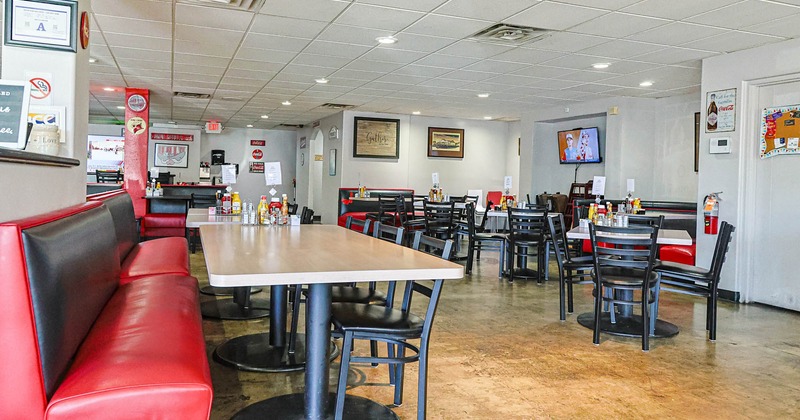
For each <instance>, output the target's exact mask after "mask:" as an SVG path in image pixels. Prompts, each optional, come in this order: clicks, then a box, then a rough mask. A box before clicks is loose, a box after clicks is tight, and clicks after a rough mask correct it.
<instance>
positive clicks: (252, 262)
mask: <svg viewBox="0 0 800 420" xmlns="http://www.w3.org/2000/svg"><path fill="white" fill-rule="evenodd" d="M200 237H201V239H202V242H203V253H204V255H205V259H206V266H207V267H208V278H209V282H210V283H211V285H212V286H218V287H238V286H270V285H280V284H308V283H343V282H358V281H391V280H424V279H460V278H462V277H463V276H464V267H463V266H461V265H458V264H455V263H452V262H450V261H445V260H442V259H441V258H437V257H434V256H432V255H428V254H425V253H423V252H419V251H415V250H413V249H411V248H407V247H403V246H400V245H396V244H394V243H390V242H387V241H383V240H380V239H376V238H373V237H371V236H368V235H364V234H361V233H357V232H354V231H352V230H349V229H345V228H342V227H340V226H335V225H299V226H278V227H276V226H272V227H270V226H242V225H238V224H225V225H208V224H206V225H203V226H200Z"/></svg>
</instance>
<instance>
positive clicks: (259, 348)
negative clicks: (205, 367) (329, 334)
mask: <svg viewBox="0 0 800 420" xmlns="http://www.w3.org/2000/svg"><path fill="white" fill-rule="evenodd" d="M286 343H287V344H288V343H289V334H288V333H287V334H286ZM338 356H339V348H338V347H337V346H336V344H335V343H334V342H333V341H331V347H330V360H333V359H335V358H336V357H338ZM214 360H216V361H218V362H220V363H222V364H224V365H228V366H233V367H235V368H236V369H239V370H246V371H250V372H292V371H296V370H303V368H305V365H306V337H305V335H304V334H297V345H296V346H295V352H294V353H291V354H290V353H289V348H288V347H274V346H271V345H270V344H269V334H268V333H261V334H250V335H243V336H241V337H236V338H232V339H230V340H228V341H226V342H224V343H222V344H220V345H219V346H218V347H217V348H216V350H214ZM276 418H281V417H280V416H278V417H276Z"/></svg>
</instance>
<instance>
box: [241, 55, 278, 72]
mask: <svg viewBox="0 0 800 420" xmlns="http://www.w3.org/2000/svg"><path fill="white" fill-rule="evenodd" d="M283 67H284V64H279V63H266V62H263V61H256V60H243V59H238V58H237V59H234V60H232V61H231V65H230V68H232V69H243V70H255V71H272V72H278V71H280V70H281V69H282V68H283Z"/></svg>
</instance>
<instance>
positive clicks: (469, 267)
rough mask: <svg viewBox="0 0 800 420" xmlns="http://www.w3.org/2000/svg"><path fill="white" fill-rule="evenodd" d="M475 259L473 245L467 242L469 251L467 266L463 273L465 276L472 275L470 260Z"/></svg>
mask: <svg viewBox="0 0 800 420" xmlns="http://www.w3.org/2000/svg"><path fill="white" fill-rule="evenodd" d="M480 252H481V251H480V249H478V255H481V254H480ZM474 257H475V243H474V242H473V241H470V242H469V249H467V266H466V270H464V272H465V273H466V274H472V260H473V258H474Z"/></svg>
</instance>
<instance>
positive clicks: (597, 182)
mask: <svg viewBox="0 0 800 420" xmlns="http://www.w3.org/2000/svg"><path fill="white" fill-rule="evenodd" d="M592 194H594V195H606V177H604V176H595V177H594V179H593V180H592Z"/></svg>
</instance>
